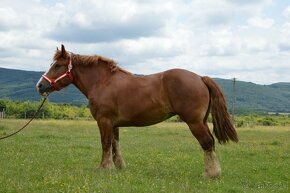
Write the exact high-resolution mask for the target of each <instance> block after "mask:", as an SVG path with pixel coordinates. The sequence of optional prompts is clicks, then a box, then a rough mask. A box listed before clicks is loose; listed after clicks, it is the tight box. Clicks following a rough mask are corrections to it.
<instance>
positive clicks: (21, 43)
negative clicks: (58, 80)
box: [0, 0, 290, 84]
mask: <svg viewBox="0 0 290 193" xmlns="http://www.w3.org/2000/svg"><path fill="white" fill-rule="evenodd" d="M287 2H288V3H287ZM61 44H64V45H65V47H66V49H67V50H68V51H71V52H73V53H78V54H86V55H92V54H98V55H103V56H105V57H108V58H112V59H114V60H115V61H117V62H118V65H119V66H121V67H123V68H125V69H127V70H128V71H130V72H133V73H136V74H151V73H157V72H160V71H164V70H168V69H171V68H182V69H187V70H190V71H192V72H195V73H197V74H199V75H202V76H210V77H218V78H226V79H231V78H234V77H235V78H237V79H238V80H241V81H247V82H254V83H258V84H272V83H276V82H290V64H289V62H290V2H289V1H286V0H147V1H145V0H144V1H141V0H111V1H108V0H1V1H0V67H4V68H11V69H21V70H29V71H45V70H47V69H48V67H49V64H50V63H51V62H52V57H53V54H54V52H55V50H56V47H57V46H58V47H59V46H60V45H61Z"/></svg>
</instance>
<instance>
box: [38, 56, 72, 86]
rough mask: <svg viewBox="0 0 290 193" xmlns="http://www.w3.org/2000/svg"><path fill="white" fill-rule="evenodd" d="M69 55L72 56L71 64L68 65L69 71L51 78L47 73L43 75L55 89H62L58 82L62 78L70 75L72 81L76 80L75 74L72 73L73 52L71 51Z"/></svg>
mask: <svg viewBox="0 0 290 193" xmlns="http://www.w3.org/2000/svg"><path fill="white" fill-rule="evenodd" d="M69 57H70V59H69V64H68V66H67V71H66V72H65V73H64V74H62V75H61V76H59V77H58V78H56V79H52V78H49V77H47V76H46V75H45V74H43V75H42V77H43V78H44V79H45V80H47V81H48V82H49V84H50V85H51V87H52V88H53V90H56V91H59V90H60V89H61V86H60V85H59V84H57V82H58V81H60V80H61V79H64V78H66V77H68V78H69V80H70V83H72V82H73V81H74V77H73V74H72V73H71V70H72V68H73V66H72V56H71V53H69ZM70 83H69V84H70Z"/></svg>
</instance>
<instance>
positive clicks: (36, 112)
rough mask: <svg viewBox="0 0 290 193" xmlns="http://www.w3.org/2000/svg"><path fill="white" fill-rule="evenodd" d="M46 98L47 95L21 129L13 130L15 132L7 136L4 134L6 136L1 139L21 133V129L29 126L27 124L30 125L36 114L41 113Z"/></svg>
mask: <svg viewBox="0 0 290 193" xmlns="http://www.w3.org/2000/svg"><path fill="white" fill-rule="evenodd" d="M46 99H47V97H45V98H44V99H43V100H42V103H41V104H40V105H39V107H38V109H37V110H36V111H35V113H34V114H33V116H32V118H31V119H30V120H29V121H28V122H27V123H26V124H25V125H23V126H22V127H21V128H20V129H18V130H17V131H15V132H13V133H11V134H9V135H6V136H4V137H0V140H2V139H6V138H8V137H11V136H13V135H15V134H17V133H19V132H20V131H21V130H23V129H24V128H25V127H27V125H29V123H30V122H31V121H32V120H33V119H34V118H35V117H36V115H37V114H38V113H39V111H40V110H41V108H42V106H43V104H44V102H45V101H46Z"/></svg>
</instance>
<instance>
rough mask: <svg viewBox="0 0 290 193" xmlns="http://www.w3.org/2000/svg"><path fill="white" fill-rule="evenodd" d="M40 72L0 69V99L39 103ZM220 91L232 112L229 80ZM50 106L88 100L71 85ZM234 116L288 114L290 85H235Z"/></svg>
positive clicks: (240, 82) (54, 98) (240, 83)
mask: <svg viewBox="0 0 290 193" xmlns="http://www.w3.org/2000/svg"><path fill="white" fill-rule="evenodd" d="M42 74H43V72H33V71H22V70H12V69H5V68H0V99H4V98H6V99H12V100H21V101H26V100H30V101H38V100H40V98H41V97H40V96H39V94H38V93H37V91H36V89H35V85H36V83H37V81H38V80H39V78H40V76H41V75H42ZM215 80H216V82H217V83H218V84H219V85H220V86H221V87H222V89H223V91H224V93H225V96H226V99H227V103H228V108H229V109H231V98H232V80H226V79H219V78H216V79H215ZM49 101H50V102H55V103H67V104H74V105H84V104H87V99H86V98H85V97H84V95H83V94H82V93H81V92H80V91H79V90H78V89H77V88H76V87H75V86H73V85H71V86H69V87H68V88H66V89H64V90H62V91H60V92H57V93H53V94H51V95H50V96H49ZM235 109H236V112H237V113H249V112H290V83H275V84H271V85H258V84H254V83H251V82H243V81H237V82H236V107H235Z"/></svg>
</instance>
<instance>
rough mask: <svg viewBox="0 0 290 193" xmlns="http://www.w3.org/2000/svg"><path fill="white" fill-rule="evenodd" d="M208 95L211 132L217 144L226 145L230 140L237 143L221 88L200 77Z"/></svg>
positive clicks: (207, 78) (211, 80)
mask: <svg viewBox="0 0 290 193" xmlns="http://www.w3.org/2000/svg"><path fill="white" fill-rule="evenodd" d="M202 80H203V82H204V83H205V85H206V86H207V88H208V90H209V93H210V106H209V109H210V108H211V114H212V121H213V132H214V134H215V136H216V138H217V139H218V142H219V143H221V144H222V143H226V142H228V141H229V139H230V140H232V141H234V142H238V141H239V140H238V135H237V132H236V130H235V127H234V125H233V123H232V121H231V117H230V115H229V113H228V111H227V106H226V100H225V97H224V95H223V93H222V90H221V88H220V87H219V86H218V85H217V83H215V82H214V80H213V79H211V78H209V77H207V76H205V77H202Z"/></svg>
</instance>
